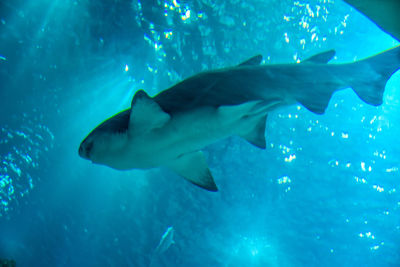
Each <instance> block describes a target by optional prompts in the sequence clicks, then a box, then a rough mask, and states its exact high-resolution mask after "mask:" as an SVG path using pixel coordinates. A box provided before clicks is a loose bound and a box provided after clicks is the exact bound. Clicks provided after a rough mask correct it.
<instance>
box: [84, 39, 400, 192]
mask: <svg viewBox="0 0 400 267" xmlns="http://www.w3.org/2000/svg"><path fill="white" fill-rule="evenodd" d="M334 56H335V51H334V50H329V51H326V52H323V53H320V54H317V55H314V56H312V57H310V58H307V59H306V60H304V61H302V62H301V63H299V64H296V63H288V64H261V63H262V56H261V55H256V56H254V57H252V58H250V59H248V60H246V61H244V62H242V63H241V64H239V65H236V66H232V67H227V68H222V69H217V70H210V71H205V72H202V73H199V74H196V75H194V76H192V77H189V78H187V79H185V80H183V81H181V82H179V83H177V84H175V85H173V86H172V87H170V88H168V89H165V90H164V91H161V92H160V93H158V94H157V95H155V96H153V97H151V96H149V95H148V94H147V93H146V92H145V91H144V90H138V91H137V92H136V93H135V94H134V96H133V98H132V102H131V106H130V108H128V109H126V110H123V111H121V112H120V113H118V114H116V115H114V116H113V117H111V118H109V119H107V120H105V121H104V122H102V123H101V124H100V125H99V126H97V127H96V128H95V129H94V130H93V131H92V132H90V133H89V135H88V136H87V137H86V138H85V139H84V140H83V141H82V143H81V144H80V146H79V155H80V156H81V157H82V158H84V159H87V160H90V161H92V162H93V163H95V164H100V165H105V166H108V167H111V168H114V169H117V170H131V169H151V168H157V167H165V168H168V169H170V170H172V171H174V172H175V173H177V174H179V175H180V176H182V177H183V178H185V179H186V180H188V181H189V182H191V183H193V184H195V185H197V186H199V187H201V188H204V189H206V190H209V191H218V188H217V185H216V183H215V181H214V178H213V176H212V174H211V172H210V169H209V167H208V164H207V161H206V157H205V156H204V154H203V152H202V149H203V148H204V147H206V146H208V145H210V144H212V143H215V142H217V141H218V140H221V139H224V138H227V137H230V136H239V137H242V138H244V139H245V140H247V141H248V142H249V143H250V144H252V145H254V146H256V147H258V148H260V149H265V148H266V140H265V127H266V122H267V117H268V114H270V113H271V112H273V111H274V110H276V109H278V108H284V107H285V106H290V105H296V104H297V105H298V104H300V105H302V106H304V107H305V108H306V109H308V110H309V111H310V112H313V113H316V114H323V113H324V112H325V110H326V108H327V106H328V104H329V101H330V99H331V97H332V95H333V93H335V92H336V91H339V90H343V89H346V88H349V87H351V88H352V89H353V91H354V92H355V93H356V94H357V95H358V97H359V98H360V99H361V100H362V101H364V102H365V103H367V104H369V105H372V106H379V105H381V104H382V102H383V94H384V90H385V86H386V83H387V81H388V80H389V79H390V77H391V76H392V75H393V74H394V73H395V72H396V71H397V70H398V69H399V68H400V46H397V47H393V48H391V49H389V50H386V51H384V52H382V53H379V54H377V55H374V56H372V57H369V58H365V59H362V60H359V61H355V62H350V63H343V64H342V63H340V64H339V63H329V62H330V61H331V59H332V58H333V57H334Z"/></svg>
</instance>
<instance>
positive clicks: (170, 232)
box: [154, 226, 175, 255]
mask: <svg viewBox="0 0 400 267" xmlns="http://www.w3.org/2000/svg"><path fill="white" fill-rule="evenodd" d="M173 244H175V241H174V228H172V226H171V227H168V229H167V231H165V233H164V234H163V236H162V237H161V240H160V243H159V244H158V246H157V247H156V249H155V250H154V254H157V255H160V254H163V253H164V252H165V251H166V250H167V249H168V248H169V247H170V246H171V245H173Z"/></svg>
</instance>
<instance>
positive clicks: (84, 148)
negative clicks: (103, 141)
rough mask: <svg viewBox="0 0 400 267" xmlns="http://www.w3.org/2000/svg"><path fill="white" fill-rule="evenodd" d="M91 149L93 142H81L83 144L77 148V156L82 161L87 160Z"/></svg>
mask: <svg viewBox="0 0 400 267" xmlns="http://www.w3.org/2000/svg"><path fill="white" fill-rule="evenodd" d="M92 148H93V142H89V141H87V140H83V142H82V143H81V145H80V146H79V151H78V153H79V156H81V157H82V158H84V159H89V157H90V152H91V150H92Z"/></svg>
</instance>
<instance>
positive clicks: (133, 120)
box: [128, 90, 171, 133]
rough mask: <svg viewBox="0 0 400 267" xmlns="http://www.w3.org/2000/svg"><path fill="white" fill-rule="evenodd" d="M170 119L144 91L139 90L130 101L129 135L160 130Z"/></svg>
mask: <svg viewBox="0 0 400 267" xmlns="http://www.w3.org/2000/svg"><path fill="white" fill-rule="evenodd" d="M170 117H171V116H170V115H169V114H168V113H166V112H164V111H163V110H162V109H161V107H160V106H159V105H158V104H157V103H156V102H155V101H154V100H153V99H152V98H151V97H149V96H148V95H147V94H146V92H145V91H143V90H139V91H137V92H136V94H135V95H134V96H133V99H132V104H131V113H130V117H129V127H128V130H129V133H144V132H148V131H150V130H152V129H156V128H161V127H162V126H163V125H164V124H165V123H167V122H168V121H169V119H170Z"/></svg>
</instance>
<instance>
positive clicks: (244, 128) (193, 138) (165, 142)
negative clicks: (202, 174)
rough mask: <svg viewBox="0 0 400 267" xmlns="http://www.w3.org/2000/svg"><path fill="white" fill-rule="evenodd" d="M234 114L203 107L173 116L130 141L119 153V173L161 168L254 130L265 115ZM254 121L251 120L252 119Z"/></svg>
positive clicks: (239, 111) (237, 112)
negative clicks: (138, 169)
mask: <svg viewBox="0 0 400 267" xmlns="http://www.w3.org/2000/svg"><path fill="white" fill-rule="evenodd" d="M232 108H233V111H235V112H230V110H228V112H221V111H220V110H218V109H215V108H212V107H207V108H202V109H199V110H195V111H192V112H190V113H189V112H186V113H183V114H176V115H175V116H173V117H172V118H171V120H170V121H169V122H168V123H167V124H166V125H164V126H163V127H162V128H159V129H153V130H152V131H151V132H148V133H146V134H144V135H142V136H135V137H133V138H131V140H130V142H129V144H128V146H127V147H126V149H125V151H123V152H122V153H120V155H119V156H118V157H119V160H118V161H119V163H118V164H119V165H120V166H121V167H120V169H133V168H140V169H147V168H153V167H159V166H165V165H167V164H168V162H171V161H173V160H174V159H176V158H178V157H179V156H181V155H183V154H186V153H190V152H194V151H198V150H201V149H203V148H204V147H206V146H208V145H210V144H212V143H215V142H216V141H218V140H221V139H224V138H227V137H229V136H232V135H240V134H241V133H243V132H248V131H249V129H251V127H254V123H255V121H256V120H257V119H258V118H260V117H261V116H264V115H265V114H266V112H262V113H257V114H251V115H249V113H248V109H249V107H248V106H244V107H243V110H241V108H236V109H235V107H232ZM252 117H254V119H252Z"/></svg>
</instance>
